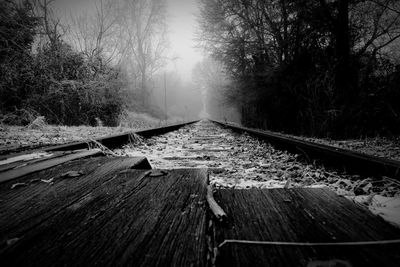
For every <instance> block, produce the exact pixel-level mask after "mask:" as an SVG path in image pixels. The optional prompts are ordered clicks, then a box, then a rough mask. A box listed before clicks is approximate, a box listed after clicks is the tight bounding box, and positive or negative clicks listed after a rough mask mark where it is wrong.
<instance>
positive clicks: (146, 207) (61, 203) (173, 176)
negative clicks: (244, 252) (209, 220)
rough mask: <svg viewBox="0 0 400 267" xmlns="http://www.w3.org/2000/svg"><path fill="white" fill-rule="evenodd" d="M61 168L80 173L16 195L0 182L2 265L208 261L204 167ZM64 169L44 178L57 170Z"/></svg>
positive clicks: (110, 161) (120, 162)
mask: <svg viewBox="0 0 400 267" xmlns="http://www.w3.org/2000/svg"><path fill="white" fill-rule="evenodd" d="M74 164H76V165H74ZM66 165H68V166H66ZM66 165H61V166H64V167H65V168H66V169H67V170H71V169H74V167H79V168H80V169H84V171H83V172H84V175H83V176H81V177H74V178H69V179H60V180H59V179H56V180H55V183H54V184H53V185H48V184H44V183H37V184H36V183H35V184H32V185H29V186H27V187H22V188H18V189H13V190H11V189H10V187H9V186H8V187H7V186H5V184H2V185H1V187H0V191H1V200H2V201H1V202H0V203H1V205H0V214H1V217H0V233H1V235H0V236H1V238H2V239H1V241H2V247H1V250H0V262H2V265H3V263H5V264H4V265H3V266H15V265H40V266H54V265H64V266H82V265H101V266H103V265H106V266H111V265H112V266H122V265H130V266H133V265H134V266H171V265H175V266H204V265H205V264H206V252H207V251H206V241H205V229H206V208H205V207H206V202H205V195H206V183H207V175H206V171H205V170H201V169H178V170H168V171H167V172H166V173H164V175H162V176H161V175H160V176H151V175H149V171H148V170H135V169H130V167H131V165H132V158H123V159H121V158H107V159H105V158H95V159H86V160H84V161H81V163H80V164H78V163H77V162H70V163H67V164H66ZM61 166H58V167H56V168H58V169H56V168H52V169H49V170H46V171H44V172H45V173H46V175H45V174H42V176H41V177H42V178H44V177H46V178H49V177H54V175H55V174H59V173H62V171H63V170H62V169H61ZM37 175H38V174H37ZM7 241H8V242H7Z"/></svg>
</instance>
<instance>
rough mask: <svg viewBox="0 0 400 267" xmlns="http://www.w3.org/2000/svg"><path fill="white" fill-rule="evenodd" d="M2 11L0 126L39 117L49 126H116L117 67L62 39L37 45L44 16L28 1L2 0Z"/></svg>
mask: <svg viewBox="0 0 400 267" xmlns="http://www.w3.org/2000/svg"><path fill="white" fill-rule="evenodd" d="M0 12H1V16H0V115H1V114H2V118H1V119H2V122H3V123H19V124H27V123H29V121H31V120H32V118H34V117H36V116H39V115H41V116H44V117H45V118H46V121H47V122H49V123H57V124H65V125H79V124H87V125H96V124H98V122H99V121H102V122H103V123H104V124H105V125H111V126H112V125H116V124H118V117H119V115H120V113H121V111H122V99H121V97H120V95H121V94H120V90H121V88H122V82H121V81H122V79H120V72H119V70H118V69H115V68H113V67H110V66H108V65H107V64H103V62H102V58H101V56H97V57H96V58H88V57H85V56H84V55H83V54H82V53H79V52H76V51H75V50H74V49H73V48H72V47H71V46H70V45H68V44H67V43H65V42H64V41H63V40H62V39H61V38H53V39H52V38H47V39H45V41H44V42H41V43H40V44H37V43H38V41H37V40H36V39H37V38H38V32H39V30H40V27H39V25H40V24H41V23H42V21H41V19H42V18H39V16H37V15H35V14H34V12H33V7H32V5H31V4H30V3H29V2H28V1H25V2H23V3H22V4H16V3H14V2H12V1H0ZM48 34H49V33H48ZM53 36H57V35H56V34H55V33H54V32H53ZM33 46H36V47H35V49H33ZM24 115H25V116H24Z"/></svg>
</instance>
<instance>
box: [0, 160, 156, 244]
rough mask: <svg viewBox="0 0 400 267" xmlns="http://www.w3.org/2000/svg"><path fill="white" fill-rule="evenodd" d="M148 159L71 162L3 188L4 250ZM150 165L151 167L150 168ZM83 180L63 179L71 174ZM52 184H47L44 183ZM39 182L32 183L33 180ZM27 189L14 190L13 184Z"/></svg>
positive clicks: (0, 239)
mask: <svg viewBox="0 0 400 267" xmlns="http://www.w3.org/2000/svg"><path fill="white" fill-rule="evenodd" d="M143 162H147V160H146V159H145V158H128V157H126V158H111V157H96V158H87V159H83V160H77V161H71V162H67V163H64V164H62V165H58V166H56V167H54V168H51V169H47V170H44V171H41V172H37V173H33V174H30V175H27V176H24V177H21V178H19V179H16V180H12V181H8V182H5V183H2V184H1V185H0V251H1V250H2V249H3V248H4V246H5V243H6V241H7V240H9V239H11V238H15V237H20V236H23V235H25V233H26V232H28V231H29V229H31V228H32V227H35V226H36V225H38V224H40V223H42V222H43V221H45V220H47V219H49V218H50V217H52V216H54V214H57V213H59V212H60V211H61V210H63V209H65V207H67V206H68V205H72V204H73V203H75V202H76V201H78V200H79V199H80V198H82V196H84V195H87V194H89V193H90V192H91V191H92V190H93V189H94V188H96V187H99V186H101V185H102V184H104V183H105V182H107V181H108V180H110V179H112V178H113V177H115V175H116V173H118V172H120V171H125V170H130V169H131V168H136V167H140V166H145V165H144V163H143ZM148 166H150V165H148ZM71 170H73V171H82V172H83V175H82V176H80V177H74V178H66V179H63V178H62V177H61V174H63V173H65V172H67V171H71ZM51 179H52V182H50V183H45V182H43V181H41V180H47V181H50V180H51ZM32 180H33V181H36V182H35V183H30V182H29V181H32ZM17 182H18V183H25V184H27V186H25V187H19V188H15V189H11V186H12V184H13V183H17Z"/></svg>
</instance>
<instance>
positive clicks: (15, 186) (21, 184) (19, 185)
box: [11, 183, 27, 189]
mask: <svg viewBox="0 0 400 267" xmlns="http://www.w3.org/2000/svg"><path fill="white" fill-rule="evenodd" d="M24 186H27V184H26V183H15V184H13V185H12V186H11V189H15V188H18V187H24Z"/></svg>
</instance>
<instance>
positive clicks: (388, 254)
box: [215, 189, 400, 266]
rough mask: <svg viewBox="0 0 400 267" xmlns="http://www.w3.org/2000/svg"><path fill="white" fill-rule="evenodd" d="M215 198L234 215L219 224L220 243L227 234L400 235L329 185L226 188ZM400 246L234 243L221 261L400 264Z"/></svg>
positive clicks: (297, 238)
mask: <svg viewBox="0 0 400 267" xmlns="http://www.w3.org/2000/svg"><path fill="white" fill-rule="evenodd" d="M215 198H216V200H217V201H218V202H219V204H220V205H221V207H222V208H223V209H224V210H225V212H226V213H227V214H228V216H230V219H231V222H230V224H229V225H228V226H226V227H223V226H217V227H216V228H215V242H216V244H221V243H222V242H223V241H224V240H227V239H236V240H253V241H282V242H307V243H310V242H311V243H316V242H324V243H326V242H352V241H377V240H389V239H390V240H393V239H399V238H400V229H398V228H396V227H394V226H392V225H390V224H388V223H386V222H385V221H383V219H381V218H379V217H377V216H374V215H372V214H371V213H370V212H369V211H368V210H367V209H365V208H363V207H360V206H356V205H355V204H354V203H352V202H351V201H349V200H347V199H346V198H344V197H339V196H337V195H336V194H335V193H333V192H331V191H330V190H328V189H269V190H268V189H250V190H229V189H223V190H218V192H217V193H216V194H215ZM399 249H400V245H399V244H391V245H376V246H351V247H349V246H328V247H316V246H314V247H302V246H283V245H268V246H259V245H248V244H232V243H230V244H225V245H223V246H222V247H221V248H220V249H219V255H218V257H217V266H319V265H312V264H317V263H318V261H322V262H324V261H325V265H322V266H328V265H327V264H328V262H329V261H331V262H330V263H331V264H333V263H334V260H335V259H336V260H340V261H342V263H343V264H344V263H346V264H350V265H343V266H400V253H399ZM327 261H328V262H327ZM310 264H311V265H310ZM329 266H336V265H329ZM341 266H342V265H341Z"/></svg>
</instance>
